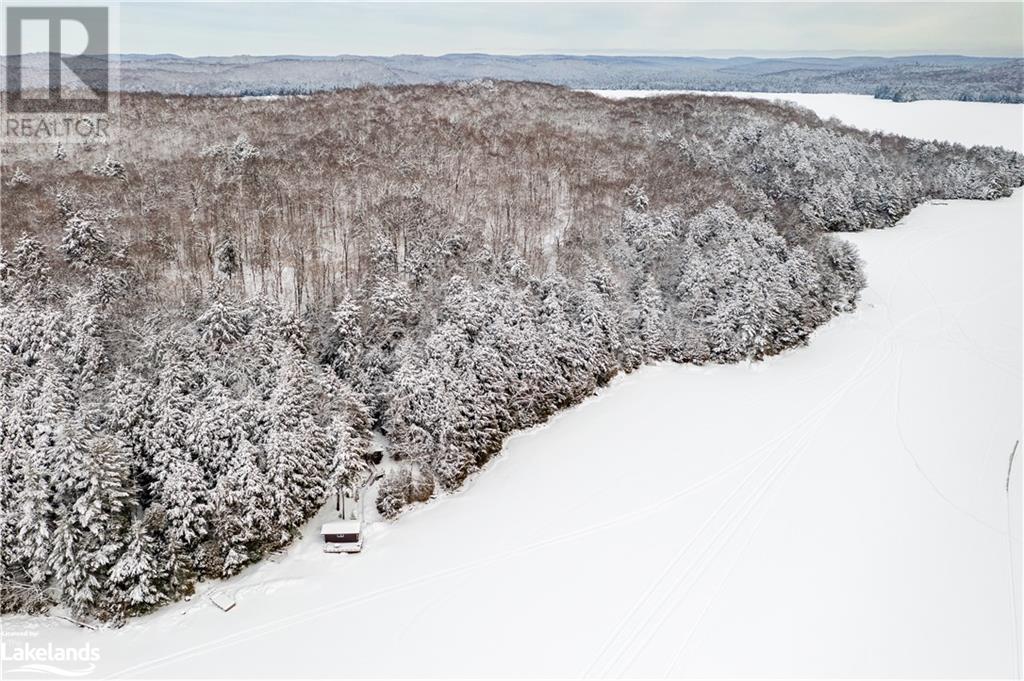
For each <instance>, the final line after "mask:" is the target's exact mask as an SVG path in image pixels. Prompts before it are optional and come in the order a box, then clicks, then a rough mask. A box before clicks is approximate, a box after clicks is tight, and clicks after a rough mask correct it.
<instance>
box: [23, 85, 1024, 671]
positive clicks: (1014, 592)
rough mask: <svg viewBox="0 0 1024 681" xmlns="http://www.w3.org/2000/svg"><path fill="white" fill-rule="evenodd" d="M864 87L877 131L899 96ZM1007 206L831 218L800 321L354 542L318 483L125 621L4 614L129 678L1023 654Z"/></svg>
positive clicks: (851, 662)
mask: <svg viewBox="0 0 1024 681" xmlns="http://www.w3.org/2000/svg"><path fill="white" fill-rule="evenodd" d="M776 97H784V98H787V99H789V98H794V99H798V100H802V101H801V103H803V104H805V105H809V106H814V104H813V102H811V103H809V102H808V100H807V99H806V98H810V97H816V96H813V95H795V96H789V95H785V96H781V95H778V96H776ZM826 97H833V98H837V99H836V100H835V101H836V102H840V101H842V100H843V99H844V98H845V97H846V96H841V95H830V96H826ZM826 101H832V100H826ZM857 101H863V103H864V105H865V106H871V107H873V106H874V102H875V100H872V99H871V98H863V100H857ZM882 104H883V106H891V107H892V109H891V111H893V112H894V113H893V120H894V123H893V128H900V127H901V126H903V125H904V124H905V122H906V121H905V120H904V117H905V116H906V115H907V114H906V113H905V112H906V111H910V109H903V108H902V107H914V106H916V105H906V104H892V103H882ZM937 104H941V106H942V108H943V109H944V110H947V111H948V112H957V111H961V110H962V111H965V112H970V113H964V114H963V115H962V116H961V114H957V113H950V114H949V116H952V118H951V119H950V120H961V118H962V117H967V118H969V119H970V121H969V125H967V124H965V125H964V129H963V130H960V129H959V128H958V127H957V126H950V127H949V128H948V129H947V132H945V133H942V134H943V135H948V136H951V137H953V138H956V137H957V136H960V138H959V139H960V141H970V140H969V138H970V137H971V135H973V134H975V132H977V133H978V134H984V135H986V136H988V138H989V139H988V143H996V144H1004V145H1007V146H1013V145H1019V135H1020V130H1019V128H1016V129H1013V128H1011V127H1007V122H1008V121H1011V120H1012V119H1014V118H1015V117H1017V116H1019V115H1020V112H1021V107H1020V106H1011V105H981V106H979V105H974V104H962V103H955V102H944V103H937ZM821 106H822V107H823V108H822V112H823V113H825V114H826V115H831V114H832V113H833V112H835V111H836V109H833V108H829V107H827V106H826V105H825V104H822V105H821ZM836 106H839V104H837V105H836ZM843 106H845V105H843ZM1004 106H1005V107H1008V108H1007V109H1005V110H1003V109H1000V108H999V107H1004ZM959 107H964V108H963V109H960V108H959ZM1006 111H1010V112H1015V113H1013V114H1012V115H1009V114H1007V113H1006ZM990 113H991V116H990V115H989V114H990ZM873 115H874V114H871V116H873ZM849 116H850V120H849V122H851V123H853V124H858V123H861V124H864V125H870V126H879V125H880V123H879V122H878V120H877V119H872V118H871V117H870V116H868V115H867V114H865V118H859V117H858V115H857V114H856V112H850V113H849ZM844 120H847V119H845V118H844ZM869 121H874V122H869ZM920 124H921V126H922V127H921V129H920V135H922V136H926V137H938V138H948V137H941V136H940V135H939V132H938V128H937V127H936V122H935V121H934V120H931V119H928V117H925V119H923V120H920ZM967 128H969V130H968V129H967ZM900 131H901V132H909V133H913V132H914V131H913V130H906V131H904V130H900ZM1022 211H1024V192H1021V191H1020V190H1018V191H1017V192H1016V193H1015V194H1014V195H1013V197H1012V198H1009V199H1003V200H999V201H992V202H971V201H954V202H949V203H948V204H947V203H933V204H929V205H925V206H921V207H919V208H917V209H916V210H914V211H913V213H912V214H911V215H910V216H908V217H907V218H906V219H905V220H904V221H902V222H901V223H900V224H899V225H898V226H896V227H895V228H894V229H891V230H887V231H879V232H871V233H865V234H857V235H850V236H847V237H844V238H848V239H850V240H851V241H853V242H854V243H856V244H857V246H858V247H859V248H860V250H861V253H862V255H863V257H864V259H865V261H866V268H867V275H868V280H869V284H868V287H867V289H865V291H864V293H863V297H862V301H861V304H860V306H859V308H858V310H857V311H856V312H854V313H852V314H846V315H842V316H840V317H839V318H837V319H836V320H834V321H833V322H831V323H829V324H828V325H826V326H825V327H824V328H822V329H820V330H819V331H818V332H817V333H815V334H814V336H813V338H812V339H811V343H810V345H809V346H808V347H804V348H799V349H796V350H793V351H790V352H787V353H785V354H783V355H781V356H778V357H774V358H771V359H770V360H768V361H766V362H763V363H759V364H752V365H733V366H710V367H702V368H698V367H688V366H678V365H672V364H662V365H658V366H653V367H648V368H645V369H642V370H640V371H637V372H636V373H634V374H632V375H628V376H622V377H619V378H617V379H616V380H615V381H614V382H613V384H612V385H611V386H610V387H608V388H607V389H604V390H602V391H601V392H600V394H599V395H598V396H596V397H595V398H593V399H590V400H588V401H586V402H585V403H583V404H582V405H580V406H578V407H576V408H574V409H572V410H569V411H567V412H564V413H562V414H560V415H558V416H556V417H555V418H553V419H552V420H551V421H550V422H549V423H548V424H546V425H544V426H541V427H538V428H536V429H533V430H530V431H527V432H524V433H521V434H518V435H516V436H514V437H513V438H511V439H510V440H509V441H508V443H507V445H506V447H505V449H504V452H503V454H502V455H501V456H500V457H499V458H498V459H497V460H496V461H495V462H494V463H493V464H492V465H490V466H488V468H487V469H486V470H485V471H483V472H482V474H480V475H479V476H477V477H476V478H475V479H474V480H472V481H471V482H470V483H469V484H468V485H467V487H466V489H465V490H463V491H462V492H461V493H459V494H456V495H454V496H451V497H448V498H446V499H443V500H440V501H437V502H435V503H432V504H430V505H428V506H425V507H421V508H418V509H416V510H414V511H412V512H410V513H409V514H407V515H406V516H404V517H403V518H402V519H401V520H400V521H399V522H397V523H394V524H376V525H374V526H372V527H370V528H369V530H368V532H367V533H366V534H367V537H366V547H365V550H364V552H363V553H362V554H359V555H354V556H344V555H328V554H324V553H322V551H321V550H320V544H319V538H318V537H317V536H316V533H317V529H318V526H319V522H321V521H322V520H323V519H326V518H328V517H329V516H330V515H331V514H330V511H329V509H325V511H324V513H322V514H321V518H318V519H316V520H314V521H313V522H311V523H310V524H309V526H308V527H307V530H306V532H305V535H304V537H303V539H302V540H301V541H300V542H299V543H297V544H296V545H295V546H293V547H292V548H291V549H290V550H289V551H288V552H287V554H286V555H283V556H281V557H279V558H277V559H274V560H272V561H267V562H264V563H262V564H260V565H258V566H254V567H253V568H251V569H249V570H247V571H246V572H244V573H243V574H241V575H239V576H237V577H235V578H233V579H231V580H228V581H227V582H217V583H208V584H204V585H202V586H201V587H200V593H199V594H197V595H196V596H195V597H193V599H192V600H191V601H190V602H187V603H177V604H174V605H171V606H168V607H165V608H163V609H162V610H160V611H159V612H157V613H155V614H153V615H151V616H148V617H145V618H141V619H138V620H135V621H133V622H131V623H130V624H128V625H127V626H126V627H124V628H122V629H119V630H113V631H99V632H92V631H87V630H83V629H78V628H75V627H73V626H71V625H69V624H67V623H66V622H63V621H60V620H57V619H54V618H47V619H41V618H25V617H8V618H4V622H5V627H6V629H7V631H8V632H24V631H25V630H27V629H31V630H34V632H35V633H36V634H37V635H36V636H34V637H32V638H31V642H32V645H33V646H46V645H47V644H49V643H52V644H53V645H54V646H74V647H82V646H84V645H85V644H87V643H88V644H90V645H91V646H92V647H93V648H95V649H97V650H98V653H99V660H98V662H97V663H96V665H95V668H94V669H93V670H92V671H93V674H95V675H97V676H111V675H115V676H121V677H131V678H137V677H143V678H148V677H158V678H159V677H206V678H209V677H222V676H224V677H238V678H243V677H249V678H252V677H267V676H275V677H281V676H285V677H291V676H301V677H328V676H330V677H337V676H354V677H371V676H421V677H423V676H427V677H429V676H446V677H450V676H485V677H488V676H489V677H494V676H559V677H561V676H578V675H583V674H588V675H594V676H617V675H628V676H648V675H657V676H661V675H672V676H687V675H692V676H716V677H719V676H731V677H740V676H746V677H750V676H756V677H786V676H803V677H839V676H843V677H875V676H884V677H905V676H915V677H933V678H934V677H950V676H956V677H1005V676H1014V675H1018V674H1019V673H1020V671H1019V670H1020V667H1019V655H1020V651H1019V650H1018V648H1017V645H1016V641H1019V637H1020V630H1019V622H1020V612H1021V610H1020V597H1019V594H1020V589H1021V584H1020V581H1019V579H1015V576H1016V575H1017V574H1019V570H1020V567H1021V554H1020V546H1021V543H1020V542H1021V527H1020V521H1019V518H1020V516H1021V505H1020V504H1021V496H1020V490H1021V482H1022V480H1021V473H1020V471H1021V468H1020V465H1019V464H1020V463H1022V462H1021V461H1020V459H1019V456H1018V460H1017V462H1016V463H1015V464H1014V467H1013V473H1012V476H1011V477H1010V480H1009V493H1007V491H1006V485H1007V465H1008V459H1009V456H1010V451H1011V448H1012V447H1013V444H1014V441H1015V440H1017V439H1018V438H1019V437H1020V436H1021V419H1022V416H1021V413H1022V401H1021V383H1022V366H1021V356H1022V347H1021V332H1022V329H1021V321H1022V320H1021V316H1022V313H1021V308H1022V298H1021V265H1022V263H1021V248H1022V241H1021V233H1022ZM1019 454H1020V452H1018V455H1019ZM217 590H223V591H225V592H227V593H229V594H230V596H232V597H233V598H234V599H235V601H236V602H237V606H236V607H235V608H234V609H232V610H231V611H230V612H222V611H221V610H220V609H218V608H217V607H216V606H214V605H212V604H211V603H210V602H209V599H208V598H207V596H209V594H210V593H211V592H213V591H217ZM13 666H14V665H12V664H10V663H9V664H8V665H7V671H6V675H7V676H6V677H7V678H11V679H14V678H39V675H38V674H31V673H18V672H17V671H16V670H15V669H13ZM67 666H68V667H72V666H74V665H67Z"/></svg>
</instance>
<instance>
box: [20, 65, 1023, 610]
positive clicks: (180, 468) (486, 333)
mask: <svg viewBox="0 0 1024 681" xmlns="http://www.w3.org/2000/svg"><path fill="white" fill-rule="evenodd" d="M121 125H122V130H121V136H120V140H119V144H118V145H117V146H111V147H109V148H107V147H102V146H96V147H89V146H85V145H68V146H66V147H64V146H58V147H47V146H42V145H14V146H10V147H5V148H4V150H3V152H4V153H3V165H2V169H0V181H2V182H3V192H2V196H0V208H2V210H3V218H4V219H3V223H4V224H3V232H2V234H0V502H2V503H0V508H2V512H3V515H2V518H0V530H2V532H3V541H2V542H0V545H2V549H0V568H2V574H0V580H2V587H3V594H2V606H3V609H4V610H5V611H9V610H27V611H40V610H44V609H46V608H48V607H51V606H52V605H53V604H60V605H62V606H64V607H66V608H67V609H69V610H70V611H71V612H72V613H74V614H75V615H76V616H79V617H88V618H96V619H101V620H113V621H122V620H124V619H125V618H126V617H129V616H131V615H135V614H139V613H142V612H145V611H147V610H149V609H151V608H153V607H155V606H157V605H159V604H160V603H163V602H166V601H168V600H171V599H175V598H178V597H181V596H183V595H186V594H188V593H190V592H191V590H192V588H193V585H194V584H195V582H196V580H197V579H201V578H206V577H223V576H227V575H231V574H234V573H236V572H237V571H238V570H240V569H241V568H242V567H244V566H245V565H247V564H250V563H252V562H253V561H256V560H258V559H260V558H261V557H263V556H265V555H267V553H269V552H271V551H274V550H277V549H279V548H281V547H283V546H285V545H287V544H288V543H289V542H290V541H291V540H292V539H293V538H294V537H295V536H296V535H297V533H298V532H299V531H300V529H301V527H302V525H303V524H304V523H305V521H307V520H308V519H309V518H310V517H311V516H312V514H313V513H315V512H316V510H317V509H318V508H320V506H321V505H322V504H323V502H324V500H325V499H326V498H327V496H328V495H329V494H330V493H332V492H333V490H336V489H339V488H347V489H354V488H357V487H359V486H360V485H361V484H363V483H364V482H365V480H366V475H367V472H368V469H367V464H366V457H365V455H366V454H367V453H368V452H369V450H370V442H371V434H372V432H373V431H375V430H377V431H380V432H381V433H383V434H384V435H386V437H387V438H388V439H389V442H390V447H391V453H392V455H394V456H395V457H397V458H399V459H401V460H402V461H403V462H405V464H406V466H405V468H404V469H402V470H401V471H400V472H399V473H397V474H394V475H391V476H389V477H388V478H386V479H385V480H384V481H383V482H382V484H381V485H380V488H379V494H378V496H377V506H378V509H379V510H380V512H381V513H382V514H383V515H385V516H386V517H394V516H396V515H398V514H399V513H400V512H401V510H402V508H403V507H404V506H405V505H407V504H408V503H411V502H414V501H417V500H422V499H425V498H428V497H429V496H430V495H431V493H432V491H433V490H434V489H435V488H439V489H442V490H453V489H456V488H458V487H459V486H460V485H461V484H462V483H463V481H464V480H465V479H466V477H467V476H468V475H470V474H471V473H473V472H474V471H477V470H479V469H480V468H481V467H482V466H483V465H484V464H485V463H486V462H487V461H488V460H489V459H490V458H491V457H492V456H493V455H494V454H495V453H497V452H498V451H499V450H500V448H501V445H502V442H503V440H504V438H505V437H506V436H507V435H508V434H509V433H511V432H513V431H514V430H516V429H520V428H525V427H529V426H532V425H535V424H537V423H540V422H543V421H544V420H545V419H547V418H548V417H549V416H550V415H551V414H553V413H555V412H557V411H558V410H560V409H563V408H565V407H567V406H570V405H572V404H575V403H578V402H579V401H580V400H582V399H584V398H585V397H586V396H588V395H590V394H592V393H593V392H594V390H595V389H596V388H597V387H599V386H601V385H604V384H606V383H607V382H608V381H609V380H610V379H611V378H612V377H613V376H614V375H616V374H617V373H618V372H622V371H631V370H633V369H635V368H637V367H639V366H641V365H642V364H644V363H648V362H653V361H660V360H671V361H676V362H689V363H704V362H737V361H749V360H757V359H761V358H763V357H765V356H768V355H772V354H775V353H778V352H781V351H783V350H786V349H788V348H792V347H795V346H797V345H800V344H802V343H804V342H806V341H807V339H808V337H809V335H810V334H811V333H812V332H813V330H814V329H815V328H817V327H819V326H820V325H821V324H823V323H825V322H826V321H828V320H829V319H830V318H832V317H833V316H835V315H836V314H838V313H841V312H843V311H847V310H851V309H853V308H854V307H855V305H856V304H857V300H858V294H859V291H860V290H861V288H862V287H863V286H864V274H863V271H862V268H861V263H860V260H859V258H858V255H857V253H856V250H855V249H854V248H853V246H851V245H850V244H849V243H848V242H846V241H844V240H842V239H841V238H837V237H836V236H834V235H833V234H832V233H833V232H841V231H858V230H864V229H876V228H885V227H889V226H892V225H893V224H895V223H896V222H897V221H898V220H899V219H900V218H901V217H902V216H904V215H906V214H907V212H909V211H910V209H911V208H913V207H914V206H915V205H917V204H919V203H921V202H923V201H926V200H930V199H939V198H942V199H957V198H969V199H992V198H997V197H1001V196H1007V195H1008V194H1009V193H1010V192H1011V190H1012V189H1013V188H1015V187H1018V186H1020V185H1021V184H1022V183H1024V159H1022V157H1021V156H1019V155H1017V154H1014V153H1012V152H1009V151H1005V150H1002V149H996V148H984V147H975V148H970V149H968V148H964V147H962V146H959V145H953V144H947V143H939V142H927V141H919V140H910V139H906V138H901V137H895V136H888V135H881V134H875V133H866V132H862V131H857V130H853V129H850V128H846V127H844V126H842V125H841V124H840V123H838V122H836V121H822V120H820V119H819V118H818V117H817V116H815V115H814V114H813V113H811V112H809V111H807V110H804V109H800V108H798V107H793V106H783V105H778V104H771V103H767V102H763V101H754V100H734V99H731V98H714V97H704V96H699V95H685V96H673V97H659V98H650V99H632V100H625V101H610V100H606V99H602V98H600V97H597V96H595V95H591V94H587V93H581V92H574V91H571V90H567V89H564V88H559V87H554V86H546V85H537V84H524V83H502V82H499V83H494V82H489V81H481V82H473V83H460V84H455V85H435V86H402V87H393V88H378V87H370V88H359V89H354V90H343V91H337V92H332V93H322V94H316V95H311V96H302V97H298V96H295V97H284V98H277V99H255V100H253V99H238V98H217V97H177V96H158V95H153V94H135V95H128V94H125V95H122V97H121ZM524 493H528V490H524Z"/></svg>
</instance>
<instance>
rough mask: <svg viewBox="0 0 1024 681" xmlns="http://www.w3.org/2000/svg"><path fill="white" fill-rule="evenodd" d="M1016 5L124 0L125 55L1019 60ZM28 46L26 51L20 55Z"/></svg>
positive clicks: (1023, 20)
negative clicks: (920, 56) (456, 54)
mask: <svg viewBox="0 0 1024 681" xmlns="http://www.w3.org/2000/svg"><path fill="white" fill-rule="evenodd" d="M1022 23H1024V18H1022V3H1021V2H1004V3H949V2H904V3H895V2H887V3H866V2H858V3H831V2H815V3H811V2H791V3H781V2H743V3H739V2H717V3H710V2H707V3H700V2H660V3H629V2H619V3H588V2H572V3H539V2H519V3H478V2H453V3H421V2H403V3H324V2H321V3H298V2H291V3H269V2H263V3H252V2H235V3H211V2H176V3H162V2H144V1H139V0H125V1H123V2H122V3H121V9H120V26H121V29H120V51H121V52H126V53H127V52H144V53H160V52H173V53H177V54H181V55H186V56H197V55H231V54H304V55H334V54H372V55H390V54H401V53H406V54H428V55H436V54H444V53H450V52H490V53H494V54H525V53H551V52H561V53H576V54H580V53H587V54H679V55H707V56H730V55H737V54H751V55H755V56H757V55H764V54H777V55H799V54H835V55H841V54H885V55H892V54H922V53H930V54H935V53H945V54H951V53H955V54H971V55H998V56H1021V52H1022V49H1024V48H1022ZM27 51H28V50H27Z"/></svg>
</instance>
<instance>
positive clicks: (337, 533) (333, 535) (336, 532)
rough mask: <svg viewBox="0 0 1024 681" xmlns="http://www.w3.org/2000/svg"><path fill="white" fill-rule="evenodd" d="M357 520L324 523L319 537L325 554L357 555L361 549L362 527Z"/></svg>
mask: <svg viewBox="0 0 1024 681" xmlns="http://www.w3.org/2000/svg"><path fill="white" fill-rule="evenodd" d="M362 525H363V524H362V522H361V521H359V520H334V521H331V522H329V523H324V524H323V526H321V528H320V536H322V537H323V538H324V551H326V552H327V553H359V552H360V551H362V549H363V527H362Z"/></svg>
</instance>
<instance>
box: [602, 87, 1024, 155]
mask: <svg viewBox="0 0 1024 681" xmlns="http://www.w3.org/2000/svg"><path fill="white" fill-rule="evenodd" d="M591 92H594V93H595V94H599V95H601V96H603V97H608V98H610V99H627V98H631V97H651V96H657V95H674V94H680V93H681V91H674V90H591ZM685 92H687V93H689V94H698V95H715V96H723V97H748V98H753V99H767V100H770V101H775V100H781V101H785V102H792V103H794V104H799V105H800V106H803V107H806V108H808V109H811V110H812V111H814V112H815V113H816V114H818V116H820V117H821V118H823V119H828V118H832V117H835V118H838V119H839V120H841V121H843V122H844V123H846V124H848V125H852V126H854V127H857V128H861V129H863V130H881V131H882V132H888V133H892V134H895V135H905V136H907V137H917V138H919V139H927V140H940V141H943V142H959V143H960V144H964V145H967V146H973V145H975V144H986V145H989V146H1002V147H1006V148H1007V149H1013V150H1014V151H1022V150H1024V104H994V103H990V102H950V101H940V100H923V101H919V102H903V103H897V102H892V101H890V100H887V99H875V98H874V97H871V96H869V95H843V94H805V93H776V92H698V91H693V90H687V91H685Z"/></svg>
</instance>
